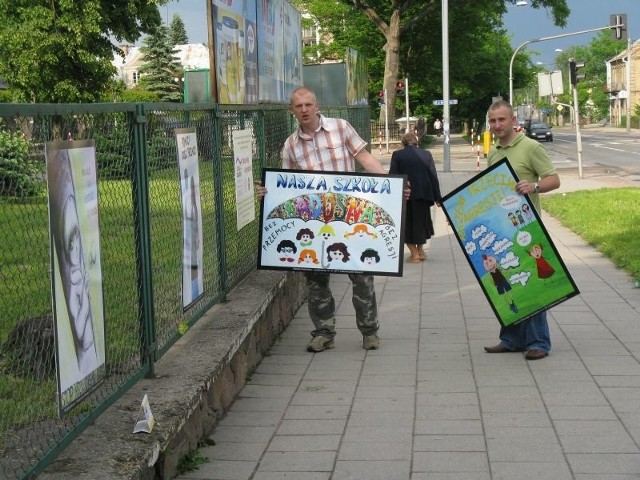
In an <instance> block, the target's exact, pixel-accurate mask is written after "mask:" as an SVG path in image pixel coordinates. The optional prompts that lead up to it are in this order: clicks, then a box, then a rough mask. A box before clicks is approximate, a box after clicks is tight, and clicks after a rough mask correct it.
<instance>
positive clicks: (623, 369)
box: [582, 355, 640, 376]
mask: <svg viewBox="0 0 640 480" xmlns="http://www.w3.org/2000/svg"><path fill="white" fill-rule="evenodd" d="M582 361H583V362H584V363H585V365H586V366H587V369H588V370H589V372H590V373H591V374H592V375H634V376H637V375H640V363H639V362H638V360H636V359H635V358H634V357H633V356H631V355H625V356H620V355H609V356H605V355H601V356H597V357H593V356H583V357H582Z"/></svg>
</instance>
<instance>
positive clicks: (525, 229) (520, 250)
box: [442, 159, 579, 326]
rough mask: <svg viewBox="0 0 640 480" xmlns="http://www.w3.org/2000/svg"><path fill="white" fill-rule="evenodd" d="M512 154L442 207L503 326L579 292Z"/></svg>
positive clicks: (456, 192) (457, 191)
mask: <svg viewBox="0 0 640 480" xmlns="http://www.w3.org/2000/svg"><path fill="white" fill-rule="evenodd" d="M517 181H518V179H517V177H516V175H515V172H514V171H513V169H512V167H511V165H510V164H509V162H508V160H507V159H504V160H501V161H500V162H498V163H496V164H494V165H493V166H491V167H489V168H488V169H487V170H485V171H483V172H482V173H480V174H478V175H476V176H475V177H473V178H472V179H470V180H469V181H467V182H466V183H464V184H463V185H461V186H460V187H458V188H456V189H455V190H453V191H452V192H451V193H449V194H447V195H445V196H444V198H443V200H442V208H443V210H444V212H445V215H446V216H447V219H448V220H449V224H450V225H451V227H452V228H453V231H454V233H455V235H456V237H457V239H458V242H459V244H460V247H461V248H462V250H463V251H464V253H465V255H466V258H467V260H468V262H469V265H470V266H471V269H472V271H473V273H474V275H475V277H476V279H477V280H478V283H479V284H480V287H481V288H482V290H483V292H484V294H485V296H486V297H487V300H488V301H489V303H490V304H491V308H492V309H493V311H494V313H495V315H496V317H497V318H498V321H499V322H500V324H501V325H503V326H509V325H514V324H516V323H518V322H521V321H523V320H525V319H527V318H529V317H531V316H533V315H535V314H537V313H539V312H541V311H543V310H546V309H548V308H551V307H552V306H554V305H557V304H558V303H560V302H563V301H565V300H567V299H569V298H571V297H573V296H575V295H577V294H578V293H579V291H578V288H577V287H576V284H575V283H574V281H573V279H572V278H571V275H570V274H569V271H568V270H567V268H566V266H565V264H564V262H563V261H562V258H560V255H559V254H558V251H557V249H556V247H555V245H554V244H553V242H552V241H551V237H550V236H549V234H548V233H547V230H546V228H545V227H544V225H543V224H542V221H541V220H540V216H539V215H538V213H537V212H536V211H535V208H534V207H533V203H532V202H531V200H530V199H529V197H528V196H523V195H519V194H517V193H516V192H515V185H516V183H517Z"/></svg>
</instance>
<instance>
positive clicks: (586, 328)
mask: <svg viewBox="0 0 640 480" xmlns="http://www.w3.org/2000/svg"><path fill="white" fill-rule="evenodd" d="M562 331H563V333H564V334H565V335H566V336H567V338H569V339H571V340H573V339H584V338H602V339H604V340H615V339H616V338H615V337H614V336H613V334H612V333H611V331H610V330H609V329H608V328H607V327H605V326H604V325H602V324H593V325H564V326H563V327H562Z"/></svg>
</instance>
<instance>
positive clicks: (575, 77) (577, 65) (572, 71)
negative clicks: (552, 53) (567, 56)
mask: <svg viewBox="0 0 640 480" xmlns="http://www.w3.org/2000/svg"><path fill="white" fill-rule="evenodd" d="M583 67H584V62H576V61H575V60H569V80H570V82H571V85H573V86H574V87H575V86H576V84H577V83H578V82H579V81H580V80H584V73H578V70H579V69H581V68H583Z"/></svg>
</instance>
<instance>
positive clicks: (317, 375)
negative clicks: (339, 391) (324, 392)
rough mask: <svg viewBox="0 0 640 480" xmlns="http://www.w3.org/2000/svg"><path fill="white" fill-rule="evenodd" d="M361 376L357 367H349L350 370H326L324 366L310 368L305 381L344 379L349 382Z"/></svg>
mask: <svg viewBox="0 0 640 480" xmlns="http://www.w3.org/2000/svg"><path fill="white" fill-rule="evenodd" d="M359 376H360V371H359V370H356V369H348V370H343V369H339V370H326V369H324V368H322V369H321V368H313V369H312V368H310V369H309V370H307V372H306V373H305V375H304V380H305V381H316V380H321V381H333V380H338V381H340V380H344V381H348V382H353V381H355V380H357V379H358V377H359Z"/></svg>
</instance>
